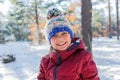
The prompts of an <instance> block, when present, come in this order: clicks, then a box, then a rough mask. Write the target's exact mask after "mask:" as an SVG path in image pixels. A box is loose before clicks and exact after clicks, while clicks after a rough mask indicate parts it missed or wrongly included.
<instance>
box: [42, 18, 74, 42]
mask: <svg viewBox="0 0 120 80" xmlns="http://www.w3.org/2000/svg"><path fill="white" fill-rule="evenodd" d="M44 31H45V33H46V34H45V35H46V37H47V38H48V40H49V41H50V39H51V38H52V37H53V36H54V35H55V34H57V33H59V32H63V31H66V32H68V33H69V34H70V36H71V38H73V31H72V29H71V25H70V23H69V22H68V21H67V20H66V19H64V18H63V17H61V16H57V17H55V18H52V19H50V20H49V21H48V22H47V24H46V26H45V29H44Z"/></svg>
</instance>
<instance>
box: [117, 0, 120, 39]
mask: <svg viewBox="0 0 120 80" xmlns="http://www.w3.org/2000/svg"><path fill="white" fill-rule="evenodd" d="M118 1H119V0H116V13H117V39H118V40H119V35H120V32H119V10H118V3H119V2H118Z"/></svg>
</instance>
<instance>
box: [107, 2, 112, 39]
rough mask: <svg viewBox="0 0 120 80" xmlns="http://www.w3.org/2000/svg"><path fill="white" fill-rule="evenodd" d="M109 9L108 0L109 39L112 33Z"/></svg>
mask: <svg viewBox="0 0 120 80" xmlns="http://www.w3.org/2000/svg"><path fill="white" fill-rule="evenodd" d="M110 12H111V7H110V0H108V15H109V25H108V27H109V38H112V33H111V31H112V28H111V13H110Z"/></svg>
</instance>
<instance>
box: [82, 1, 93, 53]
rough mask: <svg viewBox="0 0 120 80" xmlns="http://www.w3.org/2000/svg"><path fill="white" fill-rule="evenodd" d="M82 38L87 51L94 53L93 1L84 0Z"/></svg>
mask: <svg viewBox="0 0 120 80" xmlns="http://www.w3.org/2000/svg"><path fill="white" fill-rule="evenodd" d="M81 9H82V11H81V15H82V37H83V41H84V42H85V45H86V46H87V49H88V50H90V51H92V26H91V22H92V21H91V18H92V3H91V0H82V8H81Z"/></svg>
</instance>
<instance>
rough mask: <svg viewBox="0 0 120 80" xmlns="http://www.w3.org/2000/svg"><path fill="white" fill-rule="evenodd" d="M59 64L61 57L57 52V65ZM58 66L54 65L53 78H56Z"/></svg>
mask: <svg viewBox="0 0 120 80" xmlns="http://www.w3.org/2000/svg"><path fill="white" fill-rule="evenodd" d="M60 64H61V57H60V53H59V52H58V66H59V65H60ZM58 66H56V67H55V68H54V72H53V76H54V80H57V79H56V75H57V67H58Z"/></svg>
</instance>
